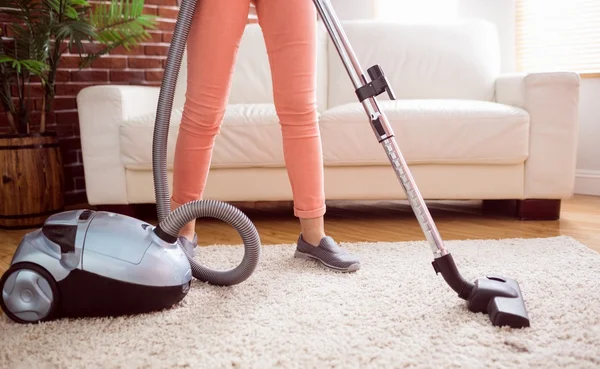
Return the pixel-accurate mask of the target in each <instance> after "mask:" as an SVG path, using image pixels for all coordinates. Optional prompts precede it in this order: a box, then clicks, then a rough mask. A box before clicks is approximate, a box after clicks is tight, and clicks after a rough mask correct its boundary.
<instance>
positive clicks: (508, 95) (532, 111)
mask: <svg viewBox="0 0 600 369" xmlns="http://www.w3.org/2000/svg"><path fill="white" fill-rule="evenodd" d="M579 83H580V79H579V75H578V74H577V73H572V72H540V73H513V74H505V75H502V76H500V77H499V78H498V79H497V81H496V101H497V102H499V103H502V104H507V105H512V106H516V107H520V108H523V109H524V110H526V111H527V112H528V113H529V117H530V122H529V124H530V129H529V157H528V159H527V161H526V163H525V183H524V197H525V198H538V199H558V198H567V197H569V196H571V195H572V194H573V191H574V187H575V169H576V160H577V143H578V132H579Z"/></svg>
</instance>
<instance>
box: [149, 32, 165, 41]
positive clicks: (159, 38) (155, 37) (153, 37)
mask: <svg viewBox="0 0 600 369" xmlns="http://www.w3.org/2000/svg"><path fill="white" fill-rule="evenodd" d="M148 33H149V34H150V37H151V38H150V39H148V41H150V42H161V41H162V39H163V37H162V31H149V32H148Z"/></svg>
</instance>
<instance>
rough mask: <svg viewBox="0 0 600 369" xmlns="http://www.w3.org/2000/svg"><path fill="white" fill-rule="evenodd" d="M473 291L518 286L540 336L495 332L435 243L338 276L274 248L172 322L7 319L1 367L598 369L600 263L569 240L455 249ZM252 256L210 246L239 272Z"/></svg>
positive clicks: (376, 255) (405, 245)
mask: <svg viewBox="0 0 600 369" xmlns="http://www.w3.org/2000/svg"><path fill="white" fill-rule="evenodd" d="M446 244H447V246H448V247H449V249H450V251H451V252H452V254H453V256H454V258H455V261H456V263H457V265H458V267H459V270H460V271H461V273H462V274H463V275H464V276H465V278H467V279H469V280H472V279H474V278H477V277H480V276H482V275H485V274H489V273H499V274H503V275H506V276H508V277H512V278H515V279H516V280H517V281H519V283H520V285H521V288H522V291H523V295H524V297H525V302H526V304H527V308H528V311H529V314H530V318H531V324H532V326H531V327H530V328H526V329H521V330H515V329H509V328H497V327H493V326H492V325H491V324H490V322H489V318H488V316H487V315H483V314H473V313H471V312H469V311H468V310H467V309H466V306H465V302H464V301H462V300H460V299H459V298H458V297H457V296H456V294H455V293H454V292H453V291H451V290H450V289H449V287H448V286H447V285H446V284H445V282H444V281H443V279H442V277H441V276H440V275H437V276H436V275H435V273H434V271H433V268H432V266H431V260H432V254H431V251H430V248H429V245H428V244H426V243H425V242H421V241H419V242H397V243H385V242H381V243H354V244H343V246H344V247H346V248H348V249H350V250H351V251H353V252H355V253H357V254H359V255H360V257H361V260H362V263H363V267H362V269H361V270H360V271H359V272H357V273H354V274H340V273H334V272H330V271H328V270H325V269H323V268H322V267H320V266H318V265H317V264H315V263H313V262H309V261H306V260H298V259H293V258H292V255H293V246H292V245H268V246H264V247H263V254H262V259H261V263H260V266H259V268H258V269H257V271H256V272H255V274H254V275H252V276H251V277H250V279H248V280H247V281H246V282H245V283H242V284H240V285H238V286H233V287H215V286H209V285H206V284H202V283H199V282H197V281H195V282H194V283H193V285H192V289H191V291H190V292H189V294H188V296H187V298H186V299H185V300H184V301H183V302H182V303H181V304H180V305H178V306H176V307H174V308H173V309H170V310H168V311H163V312H159V313H153V314H147V315H142V316H135V317H120V318H95V319H79V320H59V321H54V322H48V323H44V324H39V325H30V326H23V325H18V324H13V323H12V322H10V321H9V320H8V319H7V318H6V317H5V316H4V315H2V316H1V317H0V342H1V343H0V367H1V368H11V369H16V368H39V369H45V368H103V369H109V368H272V367H277V368H544V369H548V368H578V369H581V368H598V367H600V289H599V286H600V284H599V281H600V254H598V253H597V252H595V251H593V250H591V249H589V248H587V247H585V246H584V245H582V244H581V243H579V242H577V241H576V240H574V239H572V238H570V237H555V238H538V239H502V240H469V241H446ZM242 252H243V251H242V248H241V247H240V246H236V247H231V246H230V247H227V246H211V247H203V248H201V249H200V255H199V256H198V260H199V261H201V262H202V263H204V264H205V265H208V266H210V267H212V268H217V269H219V268H230V267H232V266H234V265H237V263H238V262H239V260H241V257H242Z"/></svg>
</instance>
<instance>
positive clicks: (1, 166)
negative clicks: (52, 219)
mask: <svg viewBox="0 0 600 369" xmlns="http://www.w3.org/2000/svg"><path fill="white" fill-rule="evenodd" d="M0 176H1V178H0V228H4V229H24V228H37V227H40V226H42V225H43V223H44V221H45V220H46V218H47V217H48V216H50V215H52V214H54V213H56V212H59V211H63V210H64V173H63V160H62V155H61V152H60V147H59V142H58V137H57V136H56V134H55V133H42V134H39V133H35V134H28V135H0Z"/></svg>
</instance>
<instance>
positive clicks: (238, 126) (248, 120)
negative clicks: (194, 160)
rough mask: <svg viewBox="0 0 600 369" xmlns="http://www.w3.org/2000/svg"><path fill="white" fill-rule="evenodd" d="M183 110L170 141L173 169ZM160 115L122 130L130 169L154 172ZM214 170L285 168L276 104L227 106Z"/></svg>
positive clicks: (174, 119) (123, 153) (174, 121)
mask: <svg viewBox="0 0 600 369" xmlns="http://www.w3.org/2000/svg"><path fill="white" fill-rule="evenodd" d="M181 115H182V109H181V108H179V109H174V110H173V111H172V114H171V120H170V124H169V136H168V139H167V166H168V168H172V165H173V156H174V153H175V144H176V141H177V136H178V133H179V124H180V123H181ZM155 119H156V114H155V113H151V114H146V115H143V116H138V117H135V118H132V119H129V120H127V121H124V122H123V123H122V124H121V127H120V131H121V133H120V137H121V142H120V147H121V157H122V161H123V164H124V165H125V167H126V168H128V169H144V170H148V169H152V138H153V134H154V123H155ZM212 166H213V167H217V168H229V167H253V166H259V167H273V166H276V167H281V166H284V160H283V147H282V140H281V127H280V125H279V119H278V118H277V114H276V111H275V107H274V105H273V104H243V105H242V104H231V105H228V106H227V109H226V111H225V117H224V119H223V124H222V126H221V130H220V133H219V134H218V135H217V138H216V141H215V147H214V150H213V157H212Z"/></svg>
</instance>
